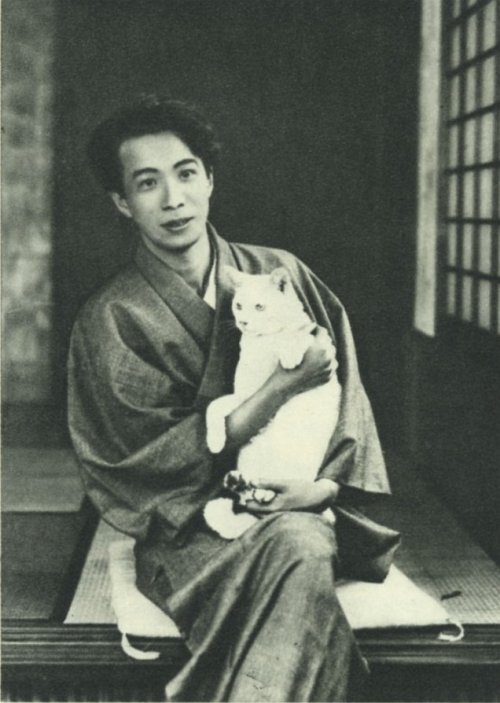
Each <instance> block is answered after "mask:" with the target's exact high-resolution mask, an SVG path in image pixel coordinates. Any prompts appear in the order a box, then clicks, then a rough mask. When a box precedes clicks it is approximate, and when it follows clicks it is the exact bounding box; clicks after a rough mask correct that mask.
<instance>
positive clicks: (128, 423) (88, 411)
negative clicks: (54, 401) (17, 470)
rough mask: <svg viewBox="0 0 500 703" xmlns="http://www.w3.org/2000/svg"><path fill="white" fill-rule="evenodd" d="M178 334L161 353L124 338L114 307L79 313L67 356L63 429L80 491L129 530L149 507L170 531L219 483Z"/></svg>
mask: <svg viewBox="0 0 500 703" xmlns="http://www.w3.org/2000/svg"><path fill="white" fill-rule="evenodd" d="M182 359H183V357H182V340H180V341H179V347H178V348H176V349H173V350H171V354H170V355H168V354H167V355H166V356H165V357H164V358H162V359H159V358H158V355H155V353H154V350H153V348H152V347H150V346H148V340H147V338H145V339H143V340H142V341H141V343H140V344H139V345H132V346H131V345H130V344H129V343H128V342H127V341H126V338H125V336H124V335H123V334H122V333H121V332H120V329H119V327H118V326H117V325H116V321H115V320H114V317H113V315H112V314H110V313H109V311H108V314H99V315H97V316H96V315H89V314H83V315H82V316H81V317H80V319H79V320H78V321H77V323H76V324H75V327H74V329H73V333H72V340H71V349H70V356H69V384H68V385H69V404H68V411H69V428H70V434H71V437H72V441H73V445H74V448H75V451H76V454H77V456H78V458H79V462H80V465H81V467H82V474H83V480H84V484H85V487H86V490H87V493H88V495H89V496H90V498H91V500H92V501H93V502H94V503H95V505H96V506H97V508H98V509H99V511H100V513H101V515H102V516H103V517H104V519H105V520H107V521H108V522H110V523H111V524H112V525H113V526H115V527H116V528H118V529H120V530H122V531H124V532H126V533H128V534H131V535H133V536H136V537H140V536H141V535H145V534H146V532H147V529H148V527H149V524H150V521H151V519H152V518H153V517H154V516H155V515H156V514H157V515H158V516H160V517H161V518H162V523H165V522H166V523H167V524H168V525H169V526H170V528H171V530H172V533H175V532H177V531H178V530H179V529H180V528H182V527H183V526H184V525H185V524H186V523H187V522H188V521H189V520H190V519H191V518H192V517H193V515H194V514H195V513H196V512H197V511H198V510H200V509H201V507H202V506H203V505H204V504H205V503H206V501H207V500H208V499H209V498H210V497H212V495H213V494H214V493H215V492H216V491H217V490H218V486H219V485H220V479H218V477H219V476H220V475H221V473H220V470H218V468H217V466H216V464H215V462H214V458H213V456H212V455H211V454H210V452H209V450H208V448H207V445H206V439H205V436H206V428H205V419H204V414H205V412H204V411H205V408H202V407H198V405H197V400H196V391H197V379H196V378H195V377H193V375H192V374H191V376H190V374H189V373H187V372H186V370H185V368H184V367H183V361H182Z"/></svg>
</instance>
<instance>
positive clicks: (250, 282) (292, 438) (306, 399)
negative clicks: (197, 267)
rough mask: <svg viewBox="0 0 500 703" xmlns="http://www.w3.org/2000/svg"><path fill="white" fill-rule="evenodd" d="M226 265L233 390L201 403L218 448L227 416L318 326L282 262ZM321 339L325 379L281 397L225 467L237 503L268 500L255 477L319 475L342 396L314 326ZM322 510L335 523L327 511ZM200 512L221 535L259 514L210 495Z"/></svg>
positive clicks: (300, 350)
mask: <svg viewBox="0 0 500 703" xmlns="http://www.w3.org/2000/svg"><path fill="white" fill-rule="evenodd" d="M226 271H227V274H228V276H229V277H230V279H231V280H232V283H233V284H234V286H235V294H234V298H233V304H232V309H233V314H234V317H235V320H236V325H237V327H238V328H239V329H240V330H241V333H242V335H241V341H240V358H239V361H238V365H237V368H236V374H235V379H234V393H233V394H232V395H227V396H223V397H221V398H217V399H216V400H214V401H213V402H212V403H210V405H209V406H208V408H207V444H208V447H209V449H210V451H211V452H212V453H218V452H220V451H222V449H223V448H224V445H225V441H226V426H225V418H226V417H227V416H228V415H229V414H230V413H231V412H232V411H233V410H234V409H235V408H236V407H238V406H239V405H241V403H242V402H243V401H244V400H245V399H246V398H248V397H249V396H251V395H252V394H253V393H255V391H257V390H258V389H259V388H260V387H261V386H262V385H263V384H264V382H265V381H266V380H267V379H268V378H269V376H270V375H271V374H272V373H273V371H274V370H275V368H276V365H277V364H278V363H280V364H281V365H282V366H283V368H285V369H293V368H295V367H297V366H299V365H300V363H301V362H302V359H303V357H304V354H305V353H306V351H307V349H308V347H309V346H310V344H311V343H312V341H313V336H312V333H313V331H314V330H315V329H317V326H316V324H315V323H313V322H312V321H311V319H310V318H309V316H308V315H307V314H306V312H305V311H304V308H303V306H302V303H301V302H300V300H299V298H298V296H297V294H296V292H295V290H294V288H293V285H292V282H291V280H290V277H289V274H288V272H287V271H286V269H284V268H277V269H275V270H274V271H273V272H272V273H271V274H269V275H264V274H259V275H251V274H246V273H242V272H240V271H237V270H236V269H233V268H230V267H226ZM319 338H320V340H321V342H322V343H323V344H324V348H325V349H326V350H327V351H328V353H329V354H331V359H332V369H333V373H332V376H331V379H330V380H329V381H328V383H325V384H323V385H321V386H317V387H316V388H313V389H312V390H308V391H306V392H303V393H300V394H298V395H295V396H294V397H293V398H291V399H290V400H289V401H287V402H286V403H285V404H284V405H283V406H282V407H281V408H280V409H279V410H278V412H277V413H276V415H275V416H274V418H273V419H272V420H271V421H270V422H269V423H268V424H267V425H266V426H265V427H263V428H262V429H261V430H260V432H259V433H258V434H257V435H255V437H253V438H252V439H251V440H250V442H249V443H248V444H246V445H245V446H243V447H241V449H240V451H239V455H238V466H237V471H232V472H230V473H229V474H227V476H226V480H225V484H226V486H227V487H228V488H230V489H232V490H235V491H237V492H239V503H240V504H241V505H245V502H246V501H247V500H249V499H254V500H258V501H260V502H262V503H265V502H269V501H270V500H272V498H273V497H274V495H275V493H274V492H273V491H265V490H262V489H259V490H256V489H255V487H254V486H255V484H256V483H258V481H259V479H267V480H280V479H301V480H306V481H314V479H315V478H316V476H317V475H318V471H319V469H320V467H321V464H322V461H323V459H324V457H325V453H326V450H327V448H328V444H329V441H330V438H331V436H332V434H333V431H334V428H335V426H336V424H337V420H338V415H339V407H340V396H341V386H340V384H339V382H338V379H337V375H336V373H335V368H336V366H337V364H336V360H335V347H334V346H333V344H332V342H331V340H330V337H329V336H328V334H327V333H326V331H325V330H322V329H320V330H319ZM325 513H326V515H325V516H326V517H327V518H328V519H330V521H332V522H333V513H332V512H331V511H330V510H328V511H325ZM204 515H205V519H206V521H207V524H208V525H209V526H210V527H211V528H212V529H213V530H215V531H216V532H217V533H218V534H220V535H221V536H222V537H225V538H226V539H234V538H235V537H239V536H240V535H241V534H242V533H243V532H245V530H246V529H248V527H250V526H251V525H253V524H254V523H255V522H256V521H257V520H258V518H257V517H255V516H254V515H252V514H250V513H248V512H245V511H243V512H238V513H235V512H234V511H233V500H232V499H230V498H216V499H214V500H211V501H209V502H208V503H207V505H206V506H205V511H204Z"/></svg>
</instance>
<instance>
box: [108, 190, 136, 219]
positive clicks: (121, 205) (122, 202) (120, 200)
mask: <svg viewBox="0 0 500 703" xmlns="http://www.w3.org/2000/svg"><path fill="white" fill-rule="evenodd" d="M110 196H111V200H112V201H113V202H114V204H115V205H116V207H117V209H118V211H119V212H121V214H122V215H125V217H128V218H131V217H132V213H131V212H130V209H129V206H128V203H127V200H126V198H124V197H123V195H120V193H110Z"/></svg>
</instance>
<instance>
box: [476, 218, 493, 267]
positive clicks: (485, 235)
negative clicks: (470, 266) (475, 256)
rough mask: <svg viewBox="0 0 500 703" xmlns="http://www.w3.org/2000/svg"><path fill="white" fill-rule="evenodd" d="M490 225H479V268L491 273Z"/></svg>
mask: <svg viewBox="0 0 500 703" xmlns="http://www.w3.org/2000/svg"><path fill="white" fill-rule="evenodd" d="M491 263H492V261H491V225H480V226H479V270H480V271H481V273H491Z"/></svg>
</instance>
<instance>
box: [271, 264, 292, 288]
mask: <svg viewBox="0 0 500 703" xmlns="http://www.w3.org/2000/svg"><path fill="white" fill-rule="evenodd" d="M271 283H272V285H273V286H275V287H276V288H277V289H278V290H279V291H281V292H282V293H284V292H285V291H286V290H287V288H288V286H289V285H290V274H289V273H288V271H287V270H286V269H285V268H283V266H280V267H279V268H277V269H274V271H272V273H271Z"/></svg>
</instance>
